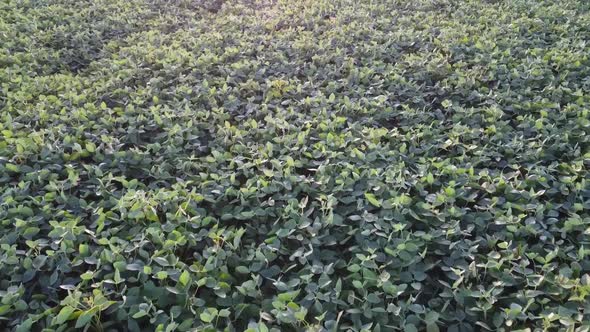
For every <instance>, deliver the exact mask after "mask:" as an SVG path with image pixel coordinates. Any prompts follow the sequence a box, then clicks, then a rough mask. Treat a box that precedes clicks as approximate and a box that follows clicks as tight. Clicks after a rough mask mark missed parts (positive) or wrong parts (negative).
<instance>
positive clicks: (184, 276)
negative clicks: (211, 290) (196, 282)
mask: <svg viewBox="0 0 590 332" xmlns="http://www.w3.org/2000/svg"><path fill="white" fill-rule="evenodd" d="M178 281H179V282H180V283H181V284H182V285H183V286H186V285H188V283H189V282H190V281H191V276H190V274H189V273H188V272H187V271H184V272H182V274H181V275H180V277H179V278H178Z"/></svg>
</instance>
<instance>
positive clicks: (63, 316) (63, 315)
mask: <svg viewBox="0 0 590 332" xmlns="http://www.w3.org/2000/svg"><path fill="white" fill-rule="evenodd" d="M75 310H76V309H75V308H72V307H70V306H65V307H63V308H61V310H60V311H59V313H58V314H57V316H56V317H55V318H54V319H53V324H54V325H61V324H63V323H65V322H66V321H67V320H68V319H69V318H70V316H71V315H72V314H73V313H74V311H75Z"/></svg>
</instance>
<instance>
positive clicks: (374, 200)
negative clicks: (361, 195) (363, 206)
mask: <svg viewBox="0 0 590 332" xmlns="http://www.w3.org/2000/svg"><path fill="white" fill-rule="evenodd" d="M365 198H366V199H367V200H368V201H369V203H371V204H372V205H374V206H376V207H381V202H380V201H379V200H378V199H377V197H375V195H373V194H371V193H365Z"/></svg>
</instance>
